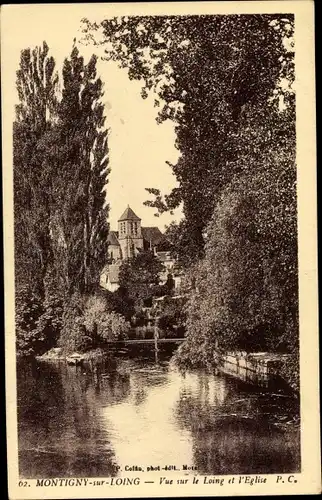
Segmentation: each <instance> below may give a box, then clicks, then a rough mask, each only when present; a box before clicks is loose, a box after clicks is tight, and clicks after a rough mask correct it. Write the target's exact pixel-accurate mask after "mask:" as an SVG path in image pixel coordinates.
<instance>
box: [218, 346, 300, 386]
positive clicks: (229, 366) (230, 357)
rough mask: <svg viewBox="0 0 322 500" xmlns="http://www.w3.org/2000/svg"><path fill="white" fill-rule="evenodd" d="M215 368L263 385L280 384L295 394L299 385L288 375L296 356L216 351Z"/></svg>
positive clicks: (248, 381)
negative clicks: (293, 382)
mask: <svg viewBox="0 0 322 500" xmlns="http://www.w3.org/2000/svg"><path fill="white" fill-rule="evenodd" d="M214 364H215V369H216V370H218V371H219V372H221V373H224V374H225V375H229V376H231V377H234V378H237V379H239V380H242V381H244V382H247V383H250V384H255V385H258V386H261V387H266V388H270V387H276V385H279V386H280V387H283V388H284V389H286V390H287V389H288V390H290V391H292V392H294V393H295V394H296V393H297V392H298V391H297V387H296V386H295V385H294V384H292V381H291V380H290V379H289V377H288V376H287V373H288V371H289V370H287V368H288V367H289V366H291V365H292V364H294V356H292V355H291V354H280V353H271V352H255V353H247V352H238V351H235V352H228V353H219V352H217V353H215V355H214Z"/></svg>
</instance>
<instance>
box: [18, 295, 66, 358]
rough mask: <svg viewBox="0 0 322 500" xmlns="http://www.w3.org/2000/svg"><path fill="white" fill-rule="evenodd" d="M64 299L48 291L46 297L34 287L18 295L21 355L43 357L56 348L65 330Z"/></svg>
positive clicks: (19, 352) (19, 346) (19, 351)
mask: <svg viewBox="0 0 322 500" xmlns="http://www.w3.org/2000/svg"><path fill="white" fill-rule="evenodd" d="M62 315H63V300H62V298H61V297H59V296H58V295H57V294H55V293H53V292H50V293H49V291H47V292H46V293H45V297H44V298H43V297H42V296H41V295H40V294H39V293H36V292H35V291H33V290H32V289H31V288H30V287H28V286H25V287H20V288H19V289H18V291H17V293H16V347H17V352H18V354H19V355H24V356H29V355H37V354H43V353H44V352H46V351H47V350H49V349H51V348H52V347H54V346H55V345H56V342H57V339H58V337H59V334H60V330H61V327H62Z"/></svg>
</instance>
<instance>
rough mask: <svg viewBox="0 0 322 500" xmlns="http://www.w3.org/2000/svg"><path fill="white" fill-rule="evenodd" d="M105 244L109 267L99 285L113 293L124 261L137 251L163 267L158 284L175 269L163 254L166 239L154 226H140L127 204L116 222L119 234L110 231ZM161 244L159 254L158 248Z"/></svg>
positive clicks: (103, 273) (166, 255)
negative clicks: (151, 255) (152, 256)
mask: <svg viewBox="0 0 322 500" xmlns="http://www.w3.org/2000/svg"><path fill="white" fill-rule="evenodd" d="M107 243H108V249H107V253H108V264H107V265H106V266H105V267H104V269H103V271H102V274H101V280H100V283H101V286H102V287H104V288H106V289H107V290H110V291H111V292H114V291H115V290H117V289H118V287H119V282H118V276H119V268H120V266H121V264H122V261H123V260H126V259H131V258H133V257H134V256H135V255H137V254H138V253H139V252H140V251H143V250H151V251H152V252H153V253H154V254H155V255H156V257H158V258H159V259H160V260H161V262H162V264H163V265H164V268H165V271H164V273H162V276H160V282H161V283H164V282H166V280H167V276H168V273H169V272H171V270H172V268H173V266H174V263H175V262H174V260H173V259H172V257H171V256H170V252H167V251H164V243H165V238H164V235H163V234H162V233H161V231H160V229H159V228H158V227H156V226H152V227H142V226H141V219H140V217H138V216H137V215H136V214H135V213H134V212H133V210H132V209H131V208H130V206H129V205H128V206H127V208H126V210H125V211H124V213H123V214H122V215H121V217H120V218H119V220H118V231H110V233H109V235H108V239H107ZM161 243H163V249H162V251H161V250H160V251H159V249H158V246H159V245H160V244H161Z"/></svg>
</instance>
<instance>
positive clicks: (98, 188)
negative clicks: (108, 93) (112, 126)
mask: <svg viewBox="0 0 322 500" xmlns="http://www.w3.org/2000/svg"><path fill="white" fill-rule="evenodd" d="M58 84H59V78H58V76H57V73H56V72H55V61H54V58H53V57H50V56H49V48H48V46H47V45H46V43H45V42H44V44H43V46H42V47H37V48H35V49H34V50H31V49H25V50H23V51H22V52H21V58H20V66H19V69H18V71H17V90H18V97H19V105H18V106H17V107H16V119H15V122H14V127H13V146H14V147H13V160H14V161H13V163H14V193H15V196H14V218H15V286H16V303H17V304H16V324H17V347H18V351H19V352H22V353H25V354H32V353H33V354H34V353H37V352H42V351H44V350H46V348H49V347H51V346H52V345H54V344H55V342H56V341H57V338H58V336H59V334H60V330H61V328H62V325H63V321H64V320H66V319H67V316H68V311H69V309H70V308H72V305H70V304H69V300H70V297H71V296H72V295H73V294H74V293H76V292H78V291H79V292H81V293H88V292H90V291H91V290H92V289H93V287H94V285H96V283H97V282H98V277H99V272H100V270H101V268H102V266H103V264H104V263H105V261H104V259H105V254H106V247H105V246H106V237H107V233H108V223H107V215H108V205H107V204H106V200H105V187H106V184H107V176H108V173H109V170H108V156H107V155H108V147H107V130H106V129H105V127H104V122H105V118H104V113H103V112H104V108H103V105H102V103H101V102H100V101H101V97H102V95H103V92H102V82H101V80H100V79H99V78H97V76H96V58H95V56H93V57H92V58H91V59H90V61H89V62H88V64H84V60H83V58H82V57H81V56H79V53H78V50H77V49H76V47H74V48H73V49H72V52H71V55H70V57H69V58H66V59H65V61H64V64H63V72H62V81H61V82H60V84H61V91H60V90H59V88H58V87H59V85H58ZM66 314H67V316H66Z"/></svg>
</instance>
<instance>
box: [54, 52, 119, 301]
mask: <svg viewBox="0 0 322 500" xmlns="http://www.w3.org/2000/svg"><path fill="white" fill-rule="evenodd" d="M102 95H103V91H102V82H101V80H100V79H99V78H97V77H96V57H95V56H92V58H91V59H90V61H89V63H88V64H87V65H85V64H84V60H83V57H81V56H80V55H79V53H78V50H77V48H76V47H74V48H73V50H72V53H71V56H70V58H69V59H65V61H64V66H63V90H62V99H61V102H60V105H59V108H58V126H57V136H58V137H57V138H58V141H57V142H58V144H59V147H58V148H57V149H56V152H55V155H54V159H53V161H54V162H56V165H57V175H56V177H55V179H54V193H55V195H54V196H53V198H52V210H53V217H52V220H51V224H52V232H53V234H54V235H55V255H56V258H55V261H56V263H57V265H58V266H59V269H60V275H61V276H63V277H64V278H65V286H66V289H67V291H68V294H69V295H70V294H72V293H73V292H74V291H75V290H80V292H86V291H87V292H88V291H89V290H90V289H91V287H92V286H93V284H94V283H96V282H97V280H98V276H99V272H100V270H101V269H102V266H103V264H104V262H105V261H104V259H105V255H106V248H105V243H106V238H107V234H108V223H107V215H108V205H107V204H106V200H105V192H104V187H105V186H106V184H107V175H108V173H109V169H108V157H107V155H108V148H107V131H106V130H104V122H105V118H104V115H103V112H104V107H103V104H102V103H101V101H100V99H101V97H102Z"/></svg>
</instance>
